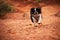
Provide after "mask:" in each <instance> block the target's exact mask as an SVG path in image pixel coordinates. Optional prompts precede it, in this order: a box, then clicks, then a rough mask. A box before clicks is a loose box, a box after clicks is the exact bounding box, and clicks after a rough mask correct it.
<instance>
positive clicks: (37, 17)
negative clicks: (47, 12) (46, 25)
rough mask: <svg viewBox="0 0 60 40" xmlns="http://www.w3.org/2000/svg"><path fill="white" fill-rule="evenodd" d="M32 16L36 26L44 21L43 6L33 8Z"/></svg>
mask: <svg viewBox="0 0 60 40" xmlns="http://www.w3.org/2000/svg"><path fill="white" fill-rule="evenodd" d="M30 18H31V21H32V22H33V23H34V26H36V25H37V24H41V21H42V13H41V8H31V10H30Z"/></svg>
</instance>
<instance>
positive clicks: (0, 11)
mask: <svg viewBox="0 0 60 40" xmlns="http://www.w3.org/2000/svg"><path fill="white" fill-rule="evenodd" d="M11 11H12V7H11V6H10V5H9V4H7V3H5V2H0V17H1V16H2V17H3V16H4V15H5V14H6V13H7V12H11Z"/></svg>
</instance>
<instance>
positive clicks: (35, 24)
mask: <svg viewBox="0 0 60 40" xmlns="http://www.w3.org/2000/svg"><path fill="white" fill-rule="evenodd" d="M32 19H33V22H34V26H35V27H36V26H37V23H36V19H35V18H34V17H32Z"/></svg>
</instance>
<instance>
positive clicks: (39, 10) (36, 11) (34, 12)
mask: <svg viewBox="0 0 60 40" xmlns="http://www.w3.org/2000/svg"><path fill="white" fill-rule="evenodd" d="M30 12H31V14H33V15H36V14H40V13H41V8H31V11H30Z"/></svg>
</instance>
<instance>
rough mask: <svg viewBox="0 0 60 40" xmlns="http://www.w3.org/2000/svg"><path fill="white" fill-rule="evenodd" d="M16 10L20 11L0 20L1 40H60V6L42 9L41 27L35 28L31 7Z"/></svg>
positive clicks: (48, 6)
mask: <svg viewBox="0 0 60 40" xmlns="http://www.w3.org/2000/svg"><path fill="white" fill-rule="evenodd" d="M15 8H16V9H19V10H18V11H16V12H14V13H11V14H7V15H6V19H4V20H2V19H0V40H60V6H58V5H47V6H44V7H42V16H43V20H42V25H41V26H40V25H39V27H34V25H33V23H32V22H31V20H30V15H29V10H30V8H31V6H30V5H28V6H25V7H16V6H15ZM21 11H22V12H21Z"/></svg>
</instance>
